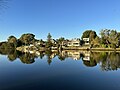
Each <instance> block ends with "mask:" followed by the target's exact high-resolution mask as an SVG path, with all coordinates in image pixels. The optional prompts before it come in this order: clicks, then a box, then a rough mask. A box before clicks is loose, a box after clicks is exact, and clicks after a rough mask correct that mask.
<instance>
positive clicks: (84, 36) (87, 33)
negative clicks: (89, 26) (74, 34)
mask: <svg viewBox="0 0 120 90" xmlns="http://www.w3.org/2000/svg"><path fill="white" fill-rule="evenodd" d="M91 32H92V30H86V31H84V32H83V35H82V37H81V38H82V39H83V38H89V36H90V33H91Z"/></svg>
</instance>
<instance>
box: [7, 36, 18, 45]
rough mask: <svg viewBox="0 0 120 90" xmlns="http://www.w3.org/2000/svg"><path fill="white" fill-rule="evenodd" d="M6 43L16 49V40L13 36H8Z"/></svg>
mask: <svg viewBox="0 0 120 90" xmlns="http://www.w3.org/2000/svg"><path fill="white" fill-rule="evenodd" d="M8 43H11V44H13V45H14V47H16V46H17V38H16V37H15V36H9V37H8Z"/></svg>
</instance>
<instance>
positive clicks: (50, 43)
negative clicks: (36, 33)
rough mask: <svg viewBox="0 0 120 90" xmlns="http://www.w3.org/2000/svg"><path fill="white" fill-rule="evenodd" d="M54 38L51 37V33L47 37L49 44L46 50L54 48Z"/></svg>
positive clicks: (47, 43)
mask: <svg viewBox="0 0 120 90" xmlns="http://www.w3.org/2000/svg"><path fill="white" fill-rule="evenodd" d="M51 40H52V36H51V34H50V33H48V36H47V42H46V48H49V49H50V48H51V47H52V45H53V44H52V41H51Z"/></svg>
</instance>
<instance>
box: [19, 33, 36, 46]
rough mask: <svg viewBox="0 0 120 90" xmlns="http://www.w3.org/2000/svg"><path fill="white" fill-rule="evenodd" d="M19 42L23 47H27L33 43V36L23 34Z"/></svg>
mask: <svg viewBox="0 0 120 90" xmlns="http://www.w3.org/2000/svg"><path fill="white" fill-rule="evenodd" d="M19 40H20V41H21V43H22V44H23V45H29V44H30V43H34V41H35V35H34V34H31V33H27V34H23V35H22V36H21V37H20V39H19Z"/></svg>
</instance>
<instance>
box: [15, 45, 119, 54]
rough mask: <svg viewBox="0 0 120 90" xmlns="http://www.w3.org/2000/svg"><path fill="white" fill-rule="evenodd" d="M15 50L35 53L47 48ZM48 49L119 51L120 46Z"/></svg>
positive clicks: (27, 47)
mask: <svg viewBox="0 0 120 90" xmlns="http://www.w3.org/2000/svg"><path fill="white" fill-rule="evenodd" d="M16 50H18V51H21V52H32V53H35V52H37V51H39V52H40V51H46V50H47V48H45V47H39V48H37V47H35V46H32V47H30V46H21V47H17V48H16ZM50 50H55V51H57V50H80V51H82V50H87V51H120V48H90V47H62V48H61V49H58V48H51V49H50Z"/></svg>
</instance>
